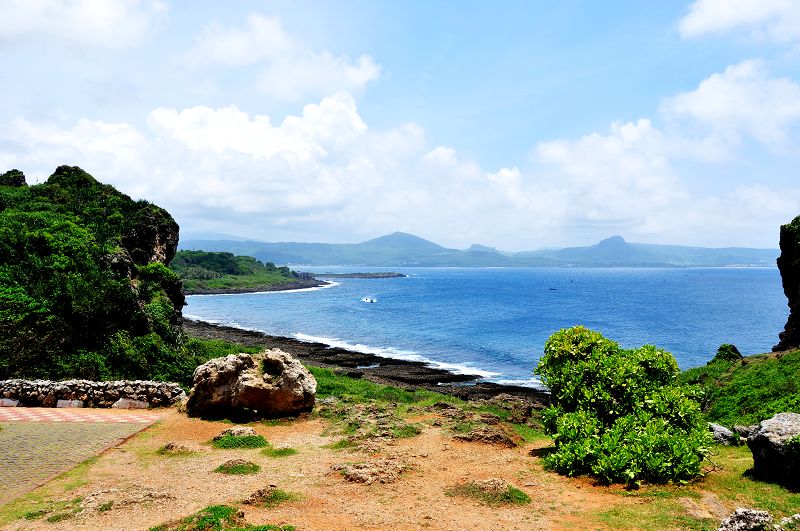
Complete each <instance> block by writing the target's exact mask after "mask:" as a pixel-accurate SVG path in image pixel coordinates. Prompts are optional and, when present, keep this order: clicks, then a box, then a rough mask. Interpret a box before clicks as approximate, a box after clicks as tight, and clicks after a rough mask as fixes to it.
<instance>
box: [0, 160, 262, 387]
mask: <svg viewBox="0 0 800 531" xmlns="http://www.w3.org/2000/svg"><path fill="white" fill-rule="evenodd" d="M177 244H178V225H177V223H175V220H173V219H172V216H170V215H169V213H168V212H166V211H165V210H163V209H161V208H159V207H157V206H155V205H153V204H151V203H148V202H147V201H134V200H132V199H131V198H130V197H128V196H127V195H125V194H122V193H120V192H118V191H117V190H116V189H115V188H114V187H113V186H109V185H105V184H101V183H99V182H98V181H96V180H95V179H94V178H93V177H92V176H91V175H89V174H88V173H86V172H84V171H83V170H81V169H80V168H77V167H68V166H61V167H59V168H58V169H56V171H55V172H54V173H53V175H51V176H50V178H49V179H48V180H47V182H45V183H43V184H39V185H36V186H27V185H26V184H25V178H24V175H22V173H21V172H19V171H17V170H12V171H10V172H7V173H5V174H2V175H0V379H5V378H17V377H20V378H50V379H64V378H87V379H95V380H106V379H118V378H131V379H155V380H168V381H175V382H179V383H181V384H183V385H190V384H191V378H192V372H193V371H194V369H195V367H196V366H197V365H199V364H201V363H204V362H206V361H207V360H209V359H211V358H214V357H218V356H224V355H227V354H231V353H236V352H242V351H251V352H252V351H253V349H246V348H245V349H242V348H241V347H238V346H234V345H230V344H227V343H224V342H220V341H202V340H199V339H189V340H187V339H186V338H185V337H183V333H182V331H181V327H180V323H181V307H182V306H183V304H184V298H183V294H182V292H181V280H180V278H179V277H178V276H177V275H176V274H175V273H174V272H172V271H171V270H170V269H168V268H167V267H166V265H165V263H166V262H168V261H169V260H170V259H171V258H172V257H173V256H174V254H175V249H176V247H177ZM242 263H243V264H244V263H246V261H244V262H242ZM240 267H242V266H241V265H240Z"/></svg>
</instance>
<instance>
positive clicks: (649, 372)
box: [536, 326, 710, 483]
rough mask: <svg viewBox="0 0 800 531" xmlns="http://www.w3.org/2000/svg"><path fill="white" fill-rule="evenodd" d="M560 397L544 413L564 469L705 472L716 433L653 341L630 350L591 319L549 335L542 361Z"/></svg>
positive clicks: (613, 475) (637, 476)
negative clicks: (594, 327)
mask: <svg viewBox="0 0 800 531" xmlns="http://www.w3.org/2000/svg"><path fill="white" fill-rule="evenodd" d="M536 373H537V374H539V375H541V376H542V380H543V382H544V383H545V384H546V385H547V386H548V387H549V388H550V391H551V393H552V397H553V405H552V406H551V407H550V408H548V409H547V410H546V411H545V412H544V415H543V422H544V425H545V429H546V430H547V431H548V432H549V433H551V434H552V435H553V438H554V439H555V442H556V449H555V451H554V452H553V453H551V454H549V455H547V456H546V457H545V458H544V462H545V465H546V466H547V467H549V468H551V469H553V470H555V471H557V472H559V473H562V474H566V475H570V476H574V475H581V474H589V475H592V476H593V477H595V478H597V479H599V480H600V481H602V482H605V483H612V482H625V483H638V482H640V481H648V482H653V483H659V482H667V481H685V480H689V479H692V478H693V477H695V476H697V475H699V474H700V465H701V463H702V461H703V459H704V458H705V456H706V454H707V453H708V448H709V443H710V438H709V434H708V432H707V429H706V427H705V423H704V422H703V419H702V416H701V413H700V407H699V405H698V404H697V402H695V401H694V399H693V398H694V394H695V393H694V391H693V390H692V389H690V388H688V387H684V386H681V385H679V384H678V383H677V381H676V378H677V376H678V374H679V371H678V366H677V363H676V362H675V359H674V358H673V357H672V355H671V354H669V353H668V352H666V351H664V350H661V349H658V348H656V347H654V346H652V345H645V346H643V347H640V348H638V349H634V350H626V349H622V348H620V347H619V345H618V344H617V343H615V342H613V341H611V340H608V339H606V338H604V337H603V336H602V335H601V334H599V333H597V332H593V331H591V330H588V329H586V328H584V327H580V326H578V327H574V328H569V329H563V330H560V331H558V332H556V333H555V334H553V335H552V336H550V338H549V339H548V341H547V343H546V344H545V351H544V357H543V358H542V359H541V360H540V362H539V365H538V366H537V368H536Z"/></svg>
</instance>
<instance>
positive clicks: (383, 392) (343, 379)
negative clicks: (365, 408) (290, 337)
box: [307, 366, 464, 406]
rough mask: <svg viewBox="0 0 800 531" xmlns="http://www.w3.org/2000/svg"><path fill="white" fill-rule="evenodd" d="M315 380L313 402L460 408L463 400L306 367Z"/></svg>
mask: <svg viewBox="0 0 800 531" xmlns="http://www.w3.org/2000/svg"><path fill="white" fill-rule="evenodd" d="M307 369H308V370H309V371H310V372H311V374H313V375H314V378H315V379H316V380H317V398H318V399H320V398H326V397H330V396H332V397H335V398H342V399H349V400H350V401H353V402H366V401H370V400H375V401H378V402H394V403H397V404H414V405H417V406H424V405H432V404H435V403H436V402H449V403H453V404H463V403H464V402H463V400H459V399H457V398H455V397H452V396H448V395H443V394H441V393H435V392H433V391H426V390H423V389H417V390H415V391H407V390H405V389H400V388H399V387H392V386H389V385H380V384H376V383H373V382H370V381H368V380H362V379H360V378H349V377H347V376H341V375H338V374H336V373H334V372H333V371H332V370H330V369H323V368H320V367H311V366H309V367H307Z"/></svg>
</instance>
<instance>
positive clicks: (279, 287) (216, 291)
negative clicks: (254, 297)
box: [184, 278, 330, 295]
mask: <svg viewBox="0 0 800 531" xmlns="http://www.w3.org/2000/svg"><path fill="white" fill-rule="evenodd" d="M328 284H330V282H326V281H324V280H317V279H316V278H313V279H306V278H301V279H297V280H294V281H292V282H287V283H285V284H267V285H264V286H256V287H247V288H199V289H193V290H188V291H184V294H185V295H229V294H242V293H260V292H263V291H291V290H295V289H308V288H321V287H322V286H327V285H328Z"/></svg>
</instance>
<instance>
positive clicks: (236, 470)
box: [214, 462, 261, 476]
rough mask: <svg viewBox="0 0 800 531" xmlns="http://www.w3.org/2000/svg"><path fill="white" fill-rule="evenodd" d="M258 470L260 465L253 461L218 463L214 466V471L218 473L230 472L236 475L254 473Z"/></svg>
mask: <svg viewBox="0 0 800 531" xmlns="http://www.w3.org/2000/svg"><path fill="white" fill-rule="evenodd" d="M259 470H261V467H260V466H258V465H257V464H255V463H250V462H241V463H239V462H237V463H234V464H230V463H223V464H221V465H219V466H218V467H217V468H215V469H214V472H219V473H220V474H231V475H236V476H242V475H246V474H255V473H256V472H258V471H259Z"/></svg>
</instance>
